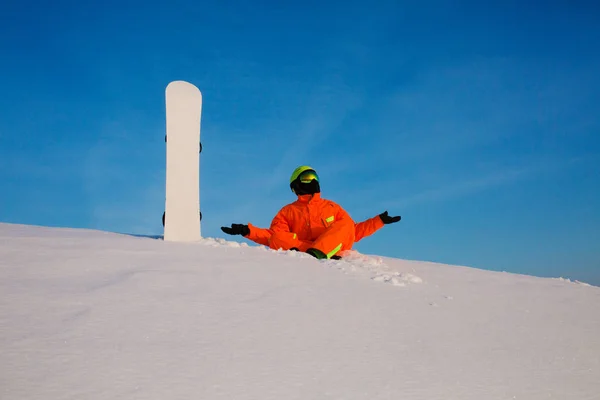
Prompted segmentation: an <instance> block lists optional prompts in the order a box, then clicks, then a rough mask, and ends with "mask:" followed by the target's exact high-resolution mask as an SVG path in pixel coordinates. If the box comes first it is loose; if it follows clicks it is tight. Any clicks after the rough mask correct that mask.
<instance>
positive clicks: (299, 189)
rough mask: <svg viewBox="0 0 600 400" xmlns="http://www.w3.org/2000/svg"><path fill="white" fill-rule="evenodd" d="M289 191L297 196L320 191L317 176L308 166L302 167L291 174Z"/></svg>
mask: <svg viewBox="0 0 600 400" xmlns="http://www.w3.org/2000/svg"><path fill="white" fill-rule="evenodd" d="M290 189H292V192H294V193H296V194H297V195H301V194H314V193H318V192H320V191H321V187H320V185H319V175H317V172H316V171H315V170H314V169H313V168H312V167H310V166H308V165H302V166H300V167H298V168H296V169H295V170H294V172H292V176H291V177H290Z"/></svg>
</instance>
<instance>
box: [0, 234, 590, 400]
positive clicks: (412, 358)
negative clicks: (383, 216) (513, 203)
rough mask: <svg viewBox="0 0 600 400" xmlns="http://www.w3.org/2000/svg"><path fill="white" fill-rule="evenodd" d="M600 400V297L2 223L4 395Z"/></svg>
mask: <svg viewBox="0 0 600 400" xmlns="http://www.w3.org/2000/svg"><path fill="white" fill-rule="evenodd" d="M398 245H399V246H401V245H402V244H401V243H399V244H398ZM599 398H600V288H597V287H594V286H590V285H586V284H582V283H579V282H571V281H568V280H563V279H548V278H536V277H530V276H523V275H515V274H509V273H502V272H491V271H483V270H478V269H473V268H466V267H458V266H449V265H442V264H433V263H427V262H415V261H404V260H399V259H391V258H384V257H377V256H370V255H369V256H367V255H362V254H359V253H356V252H355V253H353V254H350V255H349V256H348V257H347V258H346V259H345V260H342V261H333V260H329V261H319V260H316V259H314V258H312V257H310V256H308V255H306V254H301V253H296V252H284V251H272V250H268V249H265V248H263V247H254V246H247V245H241V244H238V243H236V242H233V241H225V240H222V239H202V240H201V241H200V242H198V243H187V244H184V243H170V242H164V241H163V240H160V239H152V238H144V237H134V236H128V235H119V234H115V233H107V232H98V231H88V230H75V229H57V228H44V227H33V226H22V225H11V224H0V399H2V400H24V399H53V400H58V399H86V400H92V399H111V400H114V399H128V400H129V399H147V400H149V399H160V400H166V399H168V400H174V399H261V400H271V399H273V400H275V399H276V400H281V399H370V400H374V399H419V400H420V399H428V400H429V399H461V400H470V399H476V400H482V399H488V400H489V399H527V400H535V399H590V400H591V399H599Z"/></svg>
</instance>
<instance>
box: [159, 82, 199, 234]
mask: <svg viewBox="0 0 600 400" xmlns="http://www.w3.org/2000/svg"><path fill="white" fill-rule="evenodd" d="M165 95H166V125H167V135H166V137H165V141H166V147H167V165H166V198H165V214H164V215H163V224H164V240H166V241H178V242H189V241H195V240H199V239H200V237H201V232H200V215H199V213H200V155H199V153H200V151H199V148H198V146H199V143H200V120H201V113H202V94H201V93H200V90H199V89H198V88H197V87H196V86H194V85H192V84H191V83H188V82H184V81H174V82H171V83H169V84H168V85H167V89H166V92H165ZM200 149H201V148H200Z"/></svg>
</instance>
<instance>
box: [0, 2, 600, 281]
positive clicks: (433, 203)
mask: <svg viewBox="0 0 600 400" xmlns="http://www.w3.org/2000/svg"><path fill="white" fill-rule="evenodd" d="M10 3H11V4H8V5H4V6H3V12H2V15H1V16H0V50H1V54H2V60H3V61H2V63H0V83H1V84H2V89H3V93H2V96H1V97H0V188H1V190H0V193H1V194H0V221H2V222H14V223H25V224H36V225H47V226H68V227H82V228H94V229H102V230H109V231H116V232H129V233H137V234H160V233H162V225H161V222H160V217H161V215H162V211H163V209H164V173H165V171H164V164H165V147H164V146H165V144H164V130H165V121H164V89H165V87H166V85H167V84H168V82H170V81H172V80H179V79H182V80H187V81H189V82H192V83H194V84H195V85H197V86H198V87H199V88H200V90H201V91H202V93H203V100H204V105H203V114H202V142H203V146H204V152H203V153H202V156H201V167H200V176H201V208H202V211H203V214H204V220H203V225H202V232H203V235H204V236H210V237H225V235H224V234H223V233H222V232H221V231H220V229H219V227H220V226H222V225H229V224H230V223H232V222H244V223H247V222H252V223H254V224H257V225H262V226H268V224H269V222H270V220H271V218H272V217H273V216H274V215H275V213H276V212H277V211H278V210H279V208H280V207H281V206H283V205H284V204H287V203H289V202H291V201H293V200H294V197H293V194H292V193H291V192H290V190H289V187H288V179H289V175H290V173H291V171H292V170H293V169H294V168H295V167H296V166H298V165H303V164H309V165H312V166H313V167H314V168H315V169H317V171H318V172H319V174H320V176H321V186H322V190H323V196H324V197H326V198H329V199H331V200H334V201H336V202H338V203H340V204H341V205H342V206H343V207H345V208H346V210H347V211H348V212H349V213H350V214H351V215H352V216H353V217H354V218H355V219H356V220H363V219H366V218H369V217H371V216H374V215H376V214H378V213H380V212H382V211H384V210H386V209H387V210H389V211H390V213H391V214H392V215H397V214H400V215H402V221H401V222H400V223H398V224H395V225H393V226H389V227H385V228H384V229H382V230H381V231H379V232H377V233H376V234H375V235H374V236H371V237H369V238H366V239H364V240H363V241H361V242H360V243H358V244H357V245H356V249H357V250H359V251H361V252H365V253H377V254H380V255H386V256H392V257H399V258H406V259H415V260H429V261H436V262H443V263H450V264H460V265H469V266H474V267H479V268H486V269H493V270H504V271H510V272H519V273H525V274H534V275H539V276H563V277H569V278H572V279H580V280H584V281H587V282H590V283H595V284H598V285H600V73H599V72H598V71H600V51H599V50H600V45H599V43H600V11H599V9H598V7H597V6H590V5H583V4H575V3H576V2H567V1H562V2H546V3H545V5H544V6H543V7H537V6H533V5H524V4H523V3H524V2H520V1H498V2H483V3H482V2H474V1H467V2H456V1H442V0H440V1H419V2H416V1H414V2H413V1H410V2H406V3H402V2H398V1H378V2H362V1H361V2H359V1H343V2H342V1H339V2H338V1H330V2H317V1H304V2H275V1H253V2H244V1H238V2H232V1H229V2H228V1H200V2H198V1H178V2H172V3H170V4H168V5H167V2H158V3H155V2H152V1H144V2H127V1H119V2H113V1H105V2H102V4H101V5H100V3H97V4H93V3H88V2H81V1H80V2H54V3H52V4H50V3H47V2H39V3H37V4H36V3H35V2H33V3H31V2H29V3H24V2H10ZM228 239H231V237H228Z"/></svg>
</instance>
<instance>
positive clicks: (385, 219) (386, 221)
mask: <svg viewBox="0 0 600 400" xmlns="http://www.w3.org/2000/svg"><path fill="white" fill-rule="evenodd" d="M379 218H381V220H382V221H383V223H384V224H386V225H387V224H393V223H394V222H398V221H400V219H401V218H402V217H401V216H399V215H398V216H397V217H390V216H389V215H388V212H387V211H386V212H382V213H381V214H379Z"/></svg>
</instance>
